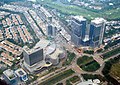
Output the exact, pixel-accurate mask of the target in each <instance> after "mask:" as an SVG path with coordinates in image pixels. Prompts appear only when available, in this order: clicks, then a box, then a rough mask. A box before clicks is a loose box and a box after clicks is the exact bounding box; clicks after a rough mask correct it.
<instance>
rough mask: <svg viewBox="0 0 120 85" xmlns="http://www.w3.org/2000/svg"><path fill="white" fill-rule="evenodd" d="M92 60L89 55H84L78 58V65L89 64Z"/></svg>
mask: <svg viewBox="0 0 120 85" xmlns="http://www.w3.org/2000/svg"><path fill="white" fill-rule="evenodd" d="M91 61H93V58H92V57H88V56H85V55H84V56H82V57H80V58H78V59H77V65H78V66H81V65H85V64H87V63H88V62H91Z"/></svg>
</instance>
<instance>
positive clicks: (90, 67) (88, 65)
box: [77, 56, 100, 72]
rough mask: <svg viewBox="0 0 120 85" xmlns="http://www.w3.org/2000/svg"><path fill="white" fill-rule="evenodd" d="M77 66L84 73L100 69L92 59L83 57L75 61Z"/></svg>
mask: <svg viewBox="0 0 120 85" xmlns="http://www.w3.org/2000/svg"><path fill="white" fill-rule="evenodd" d="M77 65H78V66H79V67H80V68H81V69H82V70H85V71H89V72H93V71H96V70H97V69H99V68H100V65H99V64H98V63H97V62H96V61H95V60H94V59H93V58H92V57H88V56H83V57H80V58H78V59H77Z"/></svg>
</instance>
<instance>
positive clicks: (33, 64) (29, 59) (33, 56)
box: [23, 47, 45, 72]
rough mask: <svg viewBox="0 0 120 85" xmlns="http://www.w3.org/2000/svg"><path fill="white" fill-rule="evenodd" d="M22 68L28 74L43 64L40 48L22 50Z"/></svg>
mask: <svg viewBox="0 0 120 85" xmlns="http://www.w3.org/2000/svg"><path fill="white" fill-rule="evenodd" d="M23 56H24V66H25V67H26V68H27V69H28V71H30V72H34V71H35V70H36V69H37V68H39V67H40V66H42V65H43V64H45V61H44V55H43V49H42V48H40V47H37V48H32V49H24V51H23Z"/></svg>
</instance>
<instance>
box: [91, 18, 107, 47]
mask: <svg viewBox="0 0 120 85" xmlns="http://www.w3.org/2000/svg"><path fill="white" fill-rule="evenodd" d="M104 30H105V20H104V19H103V18H95V19H94V20H92V21H91V24H90V31H89V38H90V46H92V47H98V46H100V45H101V44H102V41H103V35H104Z"/></svg>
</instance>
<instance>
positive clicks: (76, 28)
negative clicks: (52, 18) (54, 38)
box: [71, 16, 86, 46]
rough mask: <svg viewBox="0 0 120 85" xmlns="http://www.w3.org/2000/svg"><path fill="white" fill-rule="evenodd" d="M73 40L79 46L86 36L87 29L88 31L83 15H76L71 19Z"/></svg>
mask: <svg viewBox="0 0 120 85" xmlns="http://www.w3.org/2000/svg"><path fill="white" fill-rule="evenodd" d="M71 28H72V34H71V41H72V42H73V43H74V44H75V45H76V46H79V45H80V44H82V41H83V40H84V38H85V34H86V33H85V31H86V19H85V18H83V17H82V16H74V17H72V20H71Z"/></svg>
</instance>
